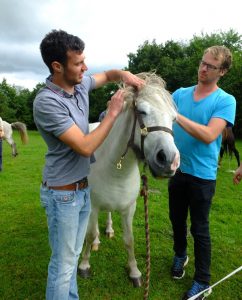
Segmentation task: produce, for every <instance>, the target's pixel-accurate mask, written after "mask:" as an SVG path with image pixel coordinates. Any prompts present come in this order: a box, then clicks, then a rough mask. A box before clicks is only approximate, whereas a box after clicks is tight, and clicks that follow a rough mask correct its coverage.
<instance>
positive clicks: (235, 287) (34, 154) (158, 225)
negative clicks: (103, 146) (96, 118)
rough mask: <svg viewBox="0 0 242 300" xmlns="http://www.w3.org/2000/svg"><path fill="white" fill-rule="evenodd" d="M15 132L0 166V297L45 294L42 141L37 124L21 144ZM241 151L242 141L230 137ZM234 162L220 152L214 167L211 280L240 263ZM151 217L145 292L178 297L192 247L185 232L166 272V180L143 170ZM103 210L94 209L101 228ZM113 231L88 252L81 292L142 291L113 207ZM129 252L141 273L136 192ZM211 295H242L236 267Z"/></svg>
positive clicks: (239, 195) (104, 295) (241, 201)
mask: <svg viewBox="0 0 242 300" xmlns="http://www.w3.org/2000/svg"><path fill="white" fill-rule="evenodd" d="M14 137H15V140H16V143H17V146H18V150H19V155H18V156H17V157H16V158H12V157H11V149H10V147H9V146H8V145H7V144H6V143H4V145H3V146H4V149H3V150H4V151H3V160H4V163H3V168H4V169H3V172H1V173H0V224H1V231H0V299H3V300H7V299H11V300H13V299H17V300H22V299H26V300H27V299H29V300H30V299H31V300H39V299H41V300H42V299H44V298H45V283H46V276H47V265H48V261H49V255H50V250H49V246H48V237H47V226H46V217H45V213H44V210H43V209H42V208H41V206H40V204H39V186H40V182H41V172H42V168H43V164H44V154H45V151H46V147H45V145H44V142H43V141H42V139H41V138H40V136H39V134H38V133H37V132H33V131H32V132H29V138H30V142H29V144H28V145H26V146H23V145H22V144H21V142H20V138H19V135H18V133H17V132H15V133H14ZM236 145H237V148H238V150H239V151H240V154H241V156H242V141H237V143H236ZM235 168H236V161H235V158H233V159H232V161H230V160H229V158H226V157H225V158H224V160H223V163H222V167H221V168H220V169H219V171H218V180H217V190H216V195H215V197H214V200H213V204H212V210H211V216H210V220H211V222H210V223H211V225H210V228H211V236H212V266H211V272H212V280H211V283H215V282H217V281H218V280H220V279H221V278H222V277H224V276H226V275H227V274H228V273H230V272H232V271H233V270H234V269H236V268H238V267H239V266H241V265H242V183H241V184H240V185H239V186H234V185H233V184H232V173H231V172H228V170H234V169H235ZM148 185H149V188H150V193H149V225H150V240H151V278H150V291H149V299H154V300H156V299H157V300H158V299H159V300H176V299H180V298H181V296H182V294H183V292H184V291H185V290H186V289H187V288H189V287H190V284H191V281H192V276H193V265H194V258H193V248H192V245H193V243H192V238H191V236H190V235H189V240H188V243H189V245H188V254H189V256H190V262H189V264H188V266H187V269H186V276H185V277H184V279H182V280H180V281H178V282H177V281H174V280H172V279H171V278H170V266H171V262H172V257H173V252H172V232H171V226H170V222H169V218H168V201H167V180H163V181H158V180H154V179H153V178H151V177H150V176H149V183H148ZM105 217H106V215H105V214H104V213H102V214H101V215H100V230H101V233H103V232H104V229H105V228H104V226H105ZM113 218H114V219H113V220H114V229H115V237H114V238H113V239H112V240H108V239H107V238H106V237H105V236H104V235H102V236H101V237H102V243H101V247H100V251H99V252H95V253H92V256H91V264H92V273H93V276H92V278H91V279H87V280H84V279H81V278H79V279H78V284H79V293H80V298H81V299H83V300H86V299H88V300H89V299H91V300H93V299H100V300H104V299H105V300H109V299H110V300H111V299H112V300H118V299H120V300H121V299H130V300H134V299H143V292H144V291H143V288H140V289H134V288H133V287H132V284H131V283H130V281H129V279H128V277H127V270H126V264H127V255H126V252H125V250H124V246H123V243H122V232H121V229H120V217H119V215H118V214H117V213H114V214H113ZM133 228H134V235H135V252H136V259H137V262H138V266H139V269H140V270H141V272H142V273H143V278H145V257H146V250H145V230H144V208H143V199H142V198H139V199H138V205H137V211H136V214H135V219H134V224H133ZM209 299H211V300H212V299H216V300H220V299H221V300H226V299H233V300H237V299H242V272H240V273H237V274H236V275H234V276H233V277H230V278H229V279H228V280H226V281H224V282H222V283H221V284H220V285H218V286H217V287H215V288H214V290H213V293H212V295H211V296H210V297H209Z"/></svg>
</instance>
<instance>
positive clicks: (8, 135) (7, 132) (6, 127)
mask: <svg viewBox="0 0 242 300" xmlns="http://www.w3.org/2000/svg"><path fill="white" fill-rule="evenodd" d="M0 122H1V123H2V126H3V132H4V136H3V140H5V141H6V142H7V143H8V144H9V145H10V146H11V148H12V155H13V156H17V155H18V151H17V147H16V143H15V141H14V139H13V129H17V130H18V131H19V134H20V137H21V141H22V143H23V144H27V143H28V133H27V127H26V125H25V124H24V123H22V122H14V123H11V124H10V123H8V122H6V121H4V120H2V118H1V117H0Z"/></svg>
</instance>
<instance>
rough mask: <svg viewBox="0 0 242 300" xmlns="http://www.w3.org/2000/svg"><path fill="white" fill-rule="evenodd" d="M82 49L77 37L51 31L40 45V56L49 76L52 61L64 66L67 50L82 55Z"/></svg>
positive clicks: (60, 31)
mask: <svg viewBox="0 0 242 300" xmlns="http://www.w3.org/2000/svg"><path fill="white" fill-rule="evenodd" d="M84 48H85V44H84V42H83V41H82V40H81V39H80V38H79V37H77V36H74V35H72V34H69V33H67V32H65V31H63V30H52V31H51V32H49V33H48V34H46V36H45V37H44V39H43V40H42V42H41V44H40V52H41V56H42V58H43V61H44V62H45V64H46V65H47V67H48V68H49V70H50V73H51V74H53V68H52V66H51V64H52V62H53V61H57V62H59V63H61V64H62V65H65V64H66V61H67V51H68V50H72V51H77V52H80V53H82V52H83V50H84Z"/></svg>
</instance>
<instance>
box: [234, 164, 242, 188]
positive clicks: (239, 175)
mask: <svg viewBox="0 0 242 300" xmlns="http://www.w3.org/2000/svg"><path fill="white" fill-rule="evenodd" d="M241 179H242V163H241V164H240V166H239V167H238V169H237V170H236V171H235V173H234V177H233V182H234V183H235V184H239V183H240V181H241Z"/></svg>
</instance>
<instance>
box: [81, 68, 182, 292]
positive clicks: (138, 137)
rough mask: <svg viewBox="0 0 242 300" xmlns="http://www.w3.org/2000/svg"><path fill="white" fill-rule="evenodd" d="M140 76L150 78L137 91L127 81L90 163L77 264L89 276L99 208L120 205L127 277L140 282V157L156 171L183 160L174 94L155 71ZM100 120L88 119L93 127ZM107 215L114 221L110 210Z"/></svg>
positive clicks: (165, 173)
mask: <svg viewBox="0 0 242 300" xmlns="http://www.w3.org/2000/svg"><path fill="white" fill-rule="evenodd" d="M138 76H139V77H140V78H143V79H144V80H145V81H146V85H145V86H144V88H143V89H142V90H141V91H139V92H137V91H134V89H133V88H132V87H124V88H125V90H126V93H125V95H126V96H125V104H124V108H123V112H122V113H121V114H120V115H119V117H118V119H117V121H116V123H115V124H114V126H113V128H112V130H111V132H110V133H109V135H108V137H107V138H106V140H105V141H104V143H103V144H102V145H101V146H100V147H99V148H98V149H97V151H96V152H95V158H96V162H95V163H93V164H92V165H91V172H90V176H89V183H90V187H91V203H92V211H91V215H90V220H89V224H88V229H87V234H86V245H85V248H84V250H83V253H82V261H81V263H80V265H79V273H80V275H81V276H82V277H89V276H90V263H89V257H90V251H91V247H92V243H93V241H94V240H95V239H96V240H97V239H98V236H99V229H98V213H99V211H100V210H101V211H107V212H111V211H118V212H120V214H121V219H122V228H123V240H124V244H125V246H126V249H127V251H128V266H129V277H130V279H131V280H132V281H133V284H134V286H140V285H141V272H140V271H139V269H138V267H137V262H136V259H135V255H134V237H133V230H132V221H133V216H134V213H135V209H136V199H137V197H138V195H139V190H140V172H139V165H138V160H139V159H142V160H145V161H146V163H147V164H148V166H149V168H150V171H151V173H152V174H153V176H154V177H171V176H173V175H174V173H175V171H176V169H177V168H178V166H179V163H180V157H179V152H178V150H177V148H176V146H175V144H174V140H173V135H172V123H173V121H174V120H175V118H176V114H177V112H176V108H175V106H174V104H173V101H172V97H171V95H170V93H169V92H168V91H167V90H166V89H165V83H164V81H163V80H162V79H161V78H160V77H158V76H157V75H155V74H150V73H141V74H138ZM98 124H99V123H94V124H90V130H93V129H94V128H95V127H96V126H97V125H98ZM109 218H110V222H111V214H110V213H109ZM98 242H99V241H98Z"/></svg>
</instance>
